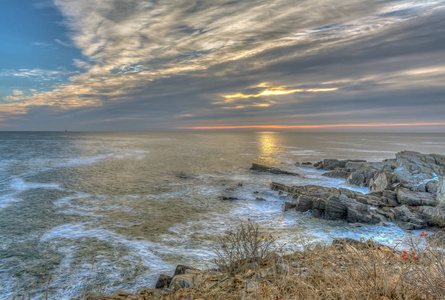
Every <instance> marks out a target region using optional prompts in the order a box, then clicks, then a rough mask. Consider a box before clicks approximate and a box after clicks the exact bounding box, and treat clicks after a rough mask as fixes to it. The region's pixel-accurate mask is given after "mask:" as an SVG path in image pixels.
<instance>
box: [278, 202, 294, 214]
mask: <svg viewBox="0 0 445 300" xmlns="http://www.w3.org/2000/svg"><path fill="white" fill-rule="evenodd" d="M296 207H297V204H295V203H291V202H283V204H282V205H281V210H282V211H283V212H284V211H288V210H292V209H295V208H296Z"/></svg>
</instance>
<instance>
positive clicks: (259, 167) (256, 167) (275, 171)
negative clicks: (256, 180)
mask: <svg viewBox="0 0 445 300" xmlns="http://www.w3.org/2000/svg"><path fill="white" fill-rule="evenodd" d="M250 169H251V170H253V171H258V172H267V173H272V174H282V175H292V176H299V174H298V173H294V172H289V171H284V170H280V169H277V168H272V167H268V166H264V165H260V164H252V166H251V167H250Z"/></svg>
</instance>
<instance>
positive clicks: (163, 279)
mask: <svg viewBox="0 0 445 300" xmlns="http://www.w3.org/2000/svg"><path fill="white" fill-rule="evenodd" d="M171 281H172V277H171V276H169V275H165V274H161V275H159V278H158V281H157V282H156V286H155V287H156V288H157V289H163V288H164V287H169V286H170V283H171Z"/></svg>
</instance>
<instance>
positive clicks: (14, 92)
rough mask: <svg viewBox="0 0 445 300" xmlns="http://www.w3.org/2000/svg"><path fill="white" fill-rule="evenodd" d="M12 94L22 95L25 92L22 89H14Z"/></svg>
mask: <svg viewBox="0 0 445 300" xmlns="http://www.w3.org/2000/svg"><path fill="white" fill-rule="evenodd" d="M12 94H13V95H14V96H20V95H23V92H22V91H18V90H14V91H12Z"/></svg>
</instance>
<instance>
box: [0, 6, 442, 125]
mask: <svg viewBox="0 0 445 300" xmlns="http://www.w3.org/2000/svg"><path fill="white" fill-rule="evenodd" d="M54 5H55V6H56V7H57V8H58V9H59V10H60V11H61V13H62V14H63V16H64V22H65V24H66V26H67V27H68V28H69V29H70V36H69V38H70V41H69V42H64V41H61V40H55V43H56V44H57V45H60V46H64V47H70V46H74V47H77V48H78V49H80V50H81V52H82V54H83V56H84V58H83V59H82V60H80V59H75V60H74V61H73V64H74V65H75V66H76V67H78V68H81V69H83V70H84V71H83V72H82V73H78V74H67V73H64V72H60V71H48V70H40V69H22V70H1V71H0V77H2V76H14V77H28V78H29V77H35V78H37V77H39V78H43V79H44V78H47V79H49V78H55V77H57V76H60V75H65V76H70V78H69V80H68V81H67V82H64V83H62V84H57V85H56V86H55V87H54V89H53V90H52V91H49V92H36V91H34V92H33V93H31V94H30V95H15V94H13V95H11V96H9V97H10V98H8V99H9V100H12V99H13V98H11V97H15V98H14V99H15V100H14V101H18V102H20V105H21V106H20V109H18V111H20V113H22V112H23V110H25V111H26V109H27V108H29V109H31V108H32V109H35V108H36V107H39V106H42V107H48V106H52V107H53V108H54V109H59V110H60V109H62V110H66V109H75V108H76V109H77V108H82V107H84V108H90V107H95V108H99V107H114V108H115V109H117V108H116V107H118V106H119V105H120V104H122V105H124V104H125V105H128V106H131V107H135V110H136V108H138V107H142V106H143V107H146V109H147V110H148V111H158V112H159V111H164V112H165V114H166V116H167V117H170V119H175V116H183V117H184V118H186V119H190V118H195V119H199V118H202V119H203V120H209V119H211V118H223V117H227V115H226V113H229V112H228V111H230V110H236V111H239V113H240V114H241V113H245V115H242V116H241V115H240V116H238V117H246V118H251V117H252V113H255V112H257V110H258V109H261V110H268V112H269V113H270V114H273V115H274V116H275V117H279V116H280V114H282V113H283V112H284V113H288V112H289V111H290V108H292V109H295V107H296V106H295V105H296V104H295V103H297V102H298V103H299V104H298V105H299V107H298V109H300V110H304V109H305V106H304V105H305V103H307V102H311V103H312V106H314V103H317V104H318V105H323V104H324V103H326V102H328V101H327V100H326V97H328V96H330V97H332V99H337V101H338V102H337V103H338V105H340V106H341V105H343V103H344V102H346V101H352V100H345V99H347V98H348V97H351V99H357V97H356V95H358V94H361V95H367V93H368V92H369V91H372V92H374V91H375V88H376V87H377V86H378V87H379V88H381V90H382V91H383V90H385V91H389V93H391V92H392V91H394V90H399V89H403V88H412V86H413V84H415V83H416V82H417V83H420V84H421V85H422V87H423V88H426V87H440V84H441V83H440V82H443V81H441V80H440V79H443V78H442V77H443V76H444V71H443V70H444V68H445V65H443V64H442V65H436V66H434V64H436V61H439V58H438V59H437V60H436V59H435V60H434V61H432V60H431V59H432V57H435V56H434V55H437V57H440V55H441V54H443V52H439V53H436V54H434V55H432V56H430V57H429V60H426V59H424V58H418V57H415V55H414V54H407V53H405V52H403V51H408V47H403V43H404V42H405V40H404V39H405V36H406V33H405V32H402V33H401V34H397V35H394V34H393V33H394V32H395V31H397V30H398V28H403V26H407V27H409V26H412V25H410V24H412V23H413V24H414V23H415V22H424V23H425V22H428V20H429V19H430V20H432V19H431V18H430V16H432V15H433V14H434V13H437V12H439V13H442V14H443V11H444V8H445V7H444V3H443V1H430V0H429V1H414V0H412V1H411V0H408V1H405V0H400V1H388V2H387V1H360V0H347V1H333V0H314V1H301V2H299V3H296V2H295V1H289V0H273V1H267V2H265V1H260V0H253V1H232V0H223V1H204V2H197V1H194V0H184V1H180V2H177V1H173V2H172V1H161V2H147V1H137V0H125V1H124V0H115V1H108V0H96V1H90V0H77V1H71V0H54ZM417 27H418V26H417ZM438 27H439V26H438ZM412 28H416V26H412ZM413 30H415V29H410V30H409V31H407V32H411V33H412V32H414V31H413ZM412 35H413V38H415V37H416V36H417V37H418V39H420V41H419V40H417V41H415V40H411V41H412V43H413V44H414V46H415V45H416V43H418V44H419V43H420V44H422V45H424V47H426V48H427V49H430V48H434V47H435V45H436V44H434V45H433V43H437V39H436V41H434V40H433V36H434V33H432V34H431V35H428V37H426V36H425V35H418V34H417V35H416V33H415V32H414V33H413V34H412ZM436 36H437V34H436ZM439 36H440V35H439ZM373 39H375V40H373ZM406 39H411V37H409V38H408V37H406ZM35 46H41V47H45V45H44V44H43V43H39V44H38V45H37V43H35ZM373 47H374V48H373ZM439 48H440V47H439ZM352 49H354V50H352ZM373 49H374V50H373ZM400 49H403V51H401V50H400ZM442 49H443V48H442ZM348 51H352V52H351V53H349V55H347V54H346V53H347V52H348ZM397 51H399V52H398V53H397ZM417 52H419V51H417ZM335 55H336V56H335ZM378 55H381V57H377V56H378ZM410 55H411V57H410V58H407V57H408V56H410ZM394 56H397V58H394ZM407 60H410V61H411V62H412V64H410V65H406V61H407ZM375 61H379V63H378V64H376V63H375ZM347 66H354V68H355V69H354V71H351V70H350V69H347ZM365 68H367V69H365ZM389 68H391V70H389ZM265 80H266V81H267V80H269V81H270V82H271V83H267V84H265V83H264V81H265ZM202 83H205V84H202ZM261 83H263V84H261ZM252 86H256V88H252ZM364 90H366V93H365V92H364ZM172 91H173V92H172ZM234 91H235V92H234ZM238 91H239V92H238ZM296 94H298V95H296ZM321 94H322V95H321ZM333 94H335V95H333ZM297 96H298V101H296V98H295V97H297ZM277 97H279V98H280V101H279V102H278V101H274V100H273V99H275V98H277ZM342 97H343V98H342ZM221 98H222V99H223V100H222V101H220V100H218V99H221ZM160 99H162V101H161V100H160ZM348 99H349V98H348ZM166 101H170V102H174V103H175V104H174V105H173V104H170V105H166V104H164V103H166ZM184 102H186V103H184ZM331 102H332V101H331ZM228 104H231V105H228ZM329 105H331V104H329ZM363 105H364V106H365V107H364V108H366V109H369V107H367V106H366V105H369V104H363ZM327 106H328V105H326V107H327ZM119 107H121V106H119ZM172 107H175V109H173V108H172ZM128 109H129V108H128ZM103 110H104V111H106V109H105V108H104V109H103ZM178 110H179V111H178ZM10 111H12V112H11V113H13V110H10ZM249 112H250V115H248V114H249ZM4 113H6V111H5V112H4ZM109 113H110V112H109ZM133 113H135V115H137V112H133ZM308 114H310V112H308ZM260 116H261V114H260V115H259V117H260ZM176 119H181V118H176ZM166 126H167V125H166Z"/></svg>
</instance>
